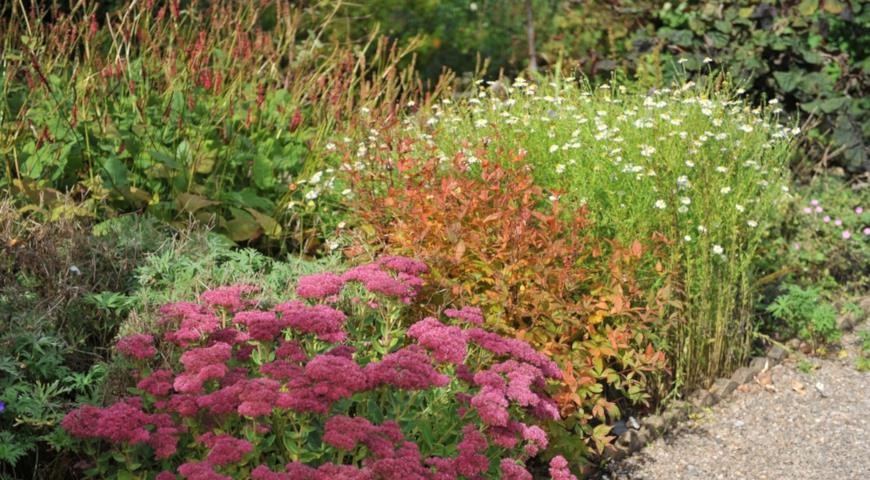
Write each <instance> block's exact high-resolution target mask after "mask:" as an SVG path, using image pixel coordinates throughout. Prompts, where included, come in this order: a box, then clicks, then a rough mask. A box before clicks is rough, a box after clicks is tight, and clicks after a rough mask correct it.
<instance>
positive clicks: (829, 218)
mask: <svg viewBox="0 0 870 480" xmlns="http://www.w3.org/2000/svg"><path fill="white" fill-rule="evenodd" d="M822 220H823V221H824V222H825V223H829V222H830V221H831V217H829V216H827V215H825V218H823V219H822Z"/></svg>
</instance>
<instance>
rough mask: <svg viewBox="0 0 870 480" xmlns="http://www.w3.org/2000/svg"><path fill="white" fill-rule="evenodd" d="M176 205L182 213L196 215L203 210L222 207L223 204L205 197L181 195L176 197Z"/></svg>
mask: <svg viewBox="0 0 870 480" xmlns="http://www.w3.org/2000/svg"><path fill="white" fill-rule="evenodd" d="M175 203H176V205H178V209H179V210H181V211H184V212H189V213H196V211H197V210H199V209H201V208H206V207H211V206H213V205H220V203H221V202H216V201H214V200H209V199H207V198H205V197H203V196H200V195H194V194H192V193H179V194H178V195H177V196H176V197H175Z"/></svg>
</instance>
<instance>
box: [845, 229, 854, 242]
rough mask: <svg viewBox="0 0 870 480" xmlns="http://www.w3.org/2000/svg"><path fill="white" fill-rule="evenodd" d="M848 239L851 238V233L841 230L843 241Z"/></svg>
mask: <svg viewBox="0 0 870 480" xmlns="http://www.w3.org/2000/svg"><path fill="white" fill-rule="evenodd" d="M850 238H852V232H850V231H848V230H843V239H844V240H848V239H850Z"/></svg>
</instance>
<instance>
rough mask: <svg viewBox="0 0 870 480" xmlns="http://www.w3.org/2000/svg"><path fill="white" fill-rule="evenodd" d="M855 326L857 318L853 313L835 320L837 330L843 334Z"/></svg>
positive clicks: (845, 314)
mask: <svg viewBox="0 0 870 480" xmlns="http://www.w3.org/2000/svg"><path fill="white" fill-rule="evenodd" d="M857 324H858V318H857V315H855V312H846V313H844V314H843V315H840V316H839V317H838V318H837V328H838V329H840V330H841V331H844V332H848V331H850V330H852V329H853V328H855V325H857Z"/></svg>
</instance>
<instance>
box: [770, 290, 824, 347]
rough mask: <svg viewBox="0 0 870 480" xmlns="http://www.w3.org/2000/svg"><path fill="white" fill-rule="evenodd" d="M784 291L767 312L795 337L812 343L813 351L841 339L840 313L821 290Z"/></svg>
mask: <svg viewBox="0 0 870 480" xmlns="http://www.w3.org/2000/svg"><path fill="white" fill-rule="evenodd" d="M784 290H785V292H784V293H783V294H782V295H780V296H778V297H777V298H776V300H774V302H773V303H772V304H771V305H770V306H768V307H767V311H768V312H770V313H771V315H773V317H774V318H775V319H777V320H780V321H782V322H784V324H785V327H786V328H787V329H788V331H789V332H790V333H791V334H792V335H796V336H797V337H798V338H800V339H802V340H805V341H807V342H809V343H810V344H811V345H812V346H813V348H817V347H821V346H824V345H826V344H828V343H831V342H834V341H836V340H838V339H839V338H840V335H841V332H840V330H839V329H838V328H837V310H836V309H834V307H833V306H832V305H830V304H829V303H827V302H825V301H824V300H823V299H822V297H821V294H820V291H819V289H817V288H806V289H804V288H801V287H799V286H797V285H786V286H785V288H784Z"/></svg>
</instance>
